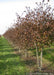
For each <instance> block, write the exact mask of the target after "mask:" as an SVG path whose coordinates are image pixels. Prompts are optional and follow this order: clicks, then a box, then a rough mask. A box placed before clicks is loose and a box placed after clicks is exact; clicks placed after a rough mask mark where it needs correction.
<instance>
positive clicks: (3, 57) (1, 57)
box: [0, 54, 18, 60]
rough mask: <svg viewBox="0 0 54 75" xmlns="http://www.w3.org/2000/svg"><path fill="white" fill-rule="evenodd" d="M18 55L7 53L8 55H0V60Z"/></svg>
mask: <svg viewBox="0 0 54 75" xmlns="http://www.w3.org/2000/svg"><path fill="white" fill-rule="evenodd" d="M15 57H18V55H16V54H7V55H0V60H6V59H8V58H15Z"/></svg>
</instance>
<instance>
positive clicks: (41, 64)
mask: <svg viewBox="0 0 54 75" xmlns="http://www.w3.org/2000/svg"><path fill="white" fill-rule="evenodd" d="M39 60H40V65H39V67H40V68H39V70H40V71H41V69H42V50H41V53H40V59H39Z"/></svg>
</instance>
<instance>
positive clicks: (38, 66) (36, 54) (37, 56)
mask: <svg viewBox="0 0 54 75" xmlns="http://www.w3.org/2000/svg"><path fill="white" fill-rule="evenodd" d="M36 57H37V67H38V68H39V58H38V48H37V44H36Z"/></svg>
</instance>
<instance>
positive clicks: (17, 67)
mask: <svg viewBox="0 0 54 75" xmlns="http://www.w3.org/2000/svg"><path fill="white" fill-rule="evenodd" d="M29 51H31V53H32V54H33V55H34V57H32V54H31V58H32V59H30V57H28V59H29V60H27V59H23V58H21V55H20V54H18V53H17V50H14V48H13V47H12V46H11V45H10V44H9V42H8V41H7V40H6V39H5V38H4V37H1V38H0V75H26V73H29V72H35V71H36V61H35V59H33V58H35V57H36V56H35V49H32V50H29ZM29 51H28V52H29ZM21 54H22V53H21ZM30 60H31V61H30ZM43 69H45V70H44V72H52V71H54V45H52V46H51V47H50V48H45V49H44V50H43Z"/></svg>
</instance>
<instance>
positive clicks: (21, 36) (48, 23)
mask: <svg viewBox="0 0 54 75" xmlns="http://www.w3.org/2000/svg"><path fill="white" fill-rule="evenodd" d="M36 5H37V8H34V10H31V9H30V7H28V8H27V11H26V15H25V17H24V18H20V17H19V16H18V21H17V24H16V26H17V28H18V34H17V38H18V45H19V47H20V48H23V49H28V48H31V47H36V57H37V65H38V68H39V70H41V68H42V54H43V53H42V52H43V48H44V47H47V46H49V45H50V44H51V43H52V42H54V38H53V37H54V15H53V9H52V8H51V7H50V6H49V5H48V3H46V4H45V3H43V2H42V3H41V2H40V3H39V4H38V3H36ZM43 6H44V7H45V8H44V7H43ZM39 53H40V56H39ZM39 57H40V59H39Z"/></svg>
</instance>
